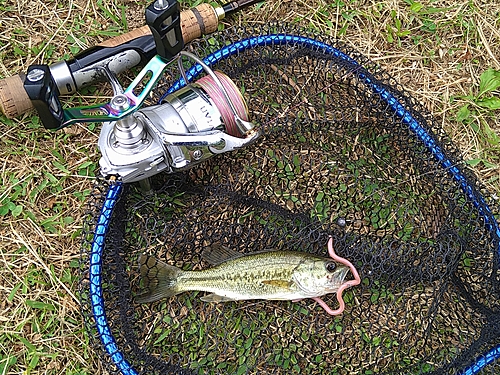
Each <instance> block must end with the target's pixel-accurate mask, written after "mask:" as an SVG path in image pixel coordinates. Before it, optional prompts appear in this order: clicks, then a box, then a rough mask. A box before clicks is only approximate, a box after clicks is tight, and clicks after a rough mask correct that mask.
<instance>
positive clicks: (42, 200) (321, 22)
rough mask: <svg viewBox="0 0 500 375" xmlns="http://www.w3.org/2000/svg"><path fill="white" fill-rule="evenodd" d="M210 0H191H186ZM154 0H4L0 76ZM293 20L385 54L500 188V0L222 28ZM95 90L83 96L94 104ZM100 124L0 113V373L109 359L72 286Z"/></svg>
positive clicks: (282, 14) (279, 15) (133, 20)
mask: <svg viewBox="0 0 500 375" xmlns="http://www.w3.org/2000/svg"><path fill="white" fill-rule="evenodd" d="M198 3H199V1H197V2H195V1H189V2H182V3H181V4H182V5H183V7H188V6H191V5H195V4H198ZM147 4H148V2H144V1H131V0H125V1H119V0H109V1H103V0H97V1H89V0H55V1H53V0H49V1H42V0H32V1H31V2H26V1H12V0H0V29H1V30H2V33H1V35H0V57H1V60H0V76H1V77H7V76H11V75H14V74H17V73H19V72H24V71H26V69H27V67H28V66H29V65H30V64H39V63H47V64H51V63H54V62H57V61H60V60H61V59H69V58H70V57H71V55H73V54H76V53H78V52H79V51H81V50H83V49H85V48H88V47H90V46H92V45H95V44H96V43H98V42H100V41H103V40H105V39H106V38H109V37H110V36H114V35H118V34H121V33H123V32H125V31H127V30H132V29H134V28H137V27H139V26H142V25H143V10H144V7H145V5H147ZM271 20H284V21H287V22H293V23H299V24H301V25H303V26H305V27H308V28H310V29H312V30H315V31H316V32H318V33H324V34H328V35H334V36H337V37H338V38H339V39H340V40H341V41H343V42H344V43H346V44H347V45H349V46H351V47H352V48H355V49H356V50H358V51H360V52H361V53H363V54H364V55H366V56H367V57H369V58H370V59H371V60H373V61H376V62H377V63H379V64H380V65H381V66H382V67H383V68H384V69H386V70H387V71H388V72H390V74H391V75H393V76H394V78H395V79H396V80H397V81H398V82H399V83H401V84H402V85H403V87H404V88H405V89H406V90H407V92H408V93H409V94H411V95H412V96H414V97H415V98H416V99H417V100H419V101H420V102H422V103H423V104H424V105H425V106H426V107H427V108H428V109H429V110H430V111H431V112H432V113H433V114H434V116H435V117H436V118H437V119H438V120H439V121H440V122H441V123H442V125H443V127H444V129H445V130H446V131H447V132H448V133H449V134H450V135H451V137H452V139H453V140H454V141H455V142H456V144H457V145H458V146H459V148H460V149H461V150H462V152H463V155H464V159H465V160H466V161H467V162H468V164H469V165H470V166H471V167H472V168H473V169H474V170H475V172H476V173H477V175H478V177H479V179H480V180H481V181H482V183H483V184H484V185H485V186H487V188H488V189H489V190H490V192H492V193H494V194H496V195H497V196H498V195H499V192H500V120H499V119H498V118H499V117H500V91H499V89H500V31H499V30H500V9H499V7H498V4H495V1H490V0H475V1H474V0H470V1H465V0H461V1H451V0H444V1H431V0H422V1H413V0H404V1H403V0H401V1H396V0H380V1H375V0H365V1H361V0H344V1H340V0H336V1H333V0H329V1H326V0H281V1H276V0H268V1H267V2H266V3H264V4H259V5H257V6H254V7H252V8H251V9H249V10H245V11H244V12H242V13H239V14H237V15H234V16H232V17H230V18H228V19H227V20H224V21H223V24H224V27H229V26H230V25H237V24H246V23H250V22H252V23H266V22H268V21H271ZM98 96H99V91H98V90H97V89H96V88H89V89H87V90H85V91H84V92H82V93H81V96H79V98H78V100H81V101H82V102H85V103H94V102H95V101H96V98H97V97H98ZM98 133H99V125H95V126H94V125H92V126H89V125H75V126H72V127H71V128H68V129H66V130H64V131H60V132H57V133H54V132H49V131H47V130H45V129H44V128H43V127H42V126H41V125H40V121H39V119H38V117H37V116H36V115H34V114H32V113H31V114H27V115H24V116H22V117H21V118H18V119H13V120H9V119H7V118H5V117H4V116H2V117H0V375H4V374H16V375H19V374H96V373H100V372H101V371H102V370H101V368H100V363H99V361H98V360H97V357H96V355H95V353H93V352H92V351H90V349H87V345H86V342H87V337H86V334H85V332H84V329H83V324H82V319H81V316H80V312H79V302H78V299H77V298H76V296H75V293H76V290H77V281H78V274H77V272H76V267H77V261H78V257H79V251H80V242H81V238H80V234H81V225H82V216H83V214H84V213H85V202H86V199H87V196H88V195H89V194H90V189H91V184H92V180H93V179H94V178H95V175H96V173H97V162H98V159H99V154H98V150H97V147H96V145H97V136H98Z"/></svg>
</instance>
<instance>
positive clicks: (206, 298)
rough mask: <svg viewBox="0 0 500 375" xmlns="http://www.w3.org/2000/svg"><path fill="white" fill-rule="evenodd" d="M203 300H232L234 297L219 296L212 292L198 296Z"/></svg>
mask: <svg viewBox="0 0 500 375" xmlns="http://www.w3.org/2000/svg"><path fill="white" fill-rule="evenodd" d="M200 299H201V300H202V301H203V302H232V301H236V300H235V299H232V298H229V297H224V296H219V295H218V294H215V293H212V294H209V295H206V296H204V297H201V298H200Z"/></svg>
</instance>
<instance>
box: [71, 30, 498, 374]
mask: <svg viewBox="0 0 500 375" xmlns="http://www.w3.org/2000/svg"><path fill="white" fill-rule="evenodd" d="M277 35H279V37H278V36H277ZM237 41H240V42H237ZM241 41H243V42H241ZM226 46H228V47H226ZM188 49H189V50H190V51H192V52H194V53H196V54H198V55H199V56H212V55H210V54H211V53H213V52H216V51H219V52H217V53H216V54H215V55H213V56H212V60H211V61H212V65H213V66H212V67H213V68H214V69H217V70H220V71H222V72H224V73H225V74H227V75H228V76H230V77H231V79H233V81H234V82H235V83H236V85H237V86H238V87H240V88H241V89H242V93H243V96H244V98H245V100H246V101H247V104H248V106H249V110H250V115H251V120H252V121H253V122H255V123H257V124H259V126H260V128H261V129H262V131H263V133H264V135H263V136H262V137H261V138H260V139H259V140H258V141H257V142H256V143H255V144H253V145H251V146H249V147H246V148H244V149H241V150H238V151H235V152H232V153H229V154H224V155H220V156H218V157H216V158H213V159H210V160H209V161H207V162H205V163H203V164H201V165H199V166H197V167H195V168H193V169H191V170H189V171H187V172H184V173H179V174H175V175H160V176H157V177H156V178H154V179H153V180H152V187H153V189H152V191H149V192H143V191H142V190H141V189H140V188H139V187H138V186H136V185H130V186H123V192H121V190H122V187H121V186H120V188H119V191H114V190H111V189H110V190H108V189H109V186H108V183H107V182H105V181H100V182H99V184H98V186H96V190H95V193H94V195H93V201H92V202H91V204H90V213H89V217H88V221H87V223H86V235H85V240H84V245H83V251H82V282H81V292H80V296H81V299H82V304H83V312H84V315H85V317H86V322H87V329H88V331H89V332H90V333H91V335H90V336H91V338H92V339H93V344H94V345H95V346H96V347H101V349H102V348H103V347H104V350H102V352H103V362H104V363H105V364H106V367H107V369H108V371H110V372H111V373H119V372H123V373H130V374H135V373H140V374H293V373H296V374H299V373H300V374H339V375H340V374H456V373H467V374H472V373H475V372H477V371H481V373H483V374H490V373H491V374H498V373H500V367H499V365H497V364H495V363H494V361H493V363H491V364H488V362H489V360H490V359H491V358H495V352H494V349H495V348H498V347H499V346H500V322H499V317H500V316H499V314H500V312H499V294H500V277H499V276H500V274H499V271H498V265H499V254H498V251H499V234H498V233H499V232H498V224H497V221H498V215H497V213H498V209H497V207H495V206H494V205H493V203H494V202H493V200H492V198H491V194H489V193H488V192H487V191H485V190H484V189H483V188H482V187H481V185H480V184H479V183H478V182H477V181H476V179H475V177H474V176H473V174H472V173H471V172H470V171H469V170H468V169H467V167H466V166H465V164H464V163H463V161H462V159H461V158H460V155H459V152H458V150H457V148H456V147H455V146H454V145H453V144H452V143H451V142H450V139H449V138H448V137H447V135H446V134H445V132H444V131H443V130H442V128H441V127H440V125H439V124H438V123H437V122H436V121H435V120H434V119H433V117H432V116H431V115H430V114H429V113H428V111H426V110H425V109H424V108H423V107H422V106H420V105H419V104H418V103H417V102H416V101H415V100H414V99H412V98H411V97H410V96H409V95H408V94H407V93H405V92H404V89H403V88H402V87H401V86H399V85H398V84H397V82H394V80H392V79H391V77H390V76H388V75H387V74H386V73H385V72H384V71H382V70H380V69H379V68H378V67H377V66H376V65H375V64H374V63H372V62H370V61H369V60H367V59H366V58H364V57H363V56H361V55H360V54H359V53H357V52H356V51H354V50H352V49H351V48H349V47H346V46H342V45H338V44H337V42H336V41H335V40H333V39H326V38H322V37H320V36H318V35H310V34H308V33H307V32H305V31H303V30H297V29H293V28H290V27H288V26H282V25H279V24H272V25H267V26H262V27H257V28H232V29H228V30H226V31H223V32H219V33H218V34H216V35H215V36H211V37H208V38H205V39H204V40H201V41H197V42H195V43H192V44H191V45H190V46H189V47H188ZM221 49H222V52H220V51H221ZM176 79H177V76H176V75H175V73H174V72H172V74H171V75H169V74H168V73H167V74H166V75H165V79H164V81H163V82H162V83H161V87H160V88H159V89H158V90H157V95H158V97H161V96H162V95H163V93H164V92H165V91H166V90H168V88H170V87H171V86H172V85H174V82H175V80H176ZM112 185H113V184H112ZM111 187H113V186H111ZM110 192H111V193H110ZM106 195H107V196H106ZM115 195H116V196H119V198H118V199H117V200H116V199H115V198H116V197H115ZM110 196H111V198H110ZM103 202H104V207H108V208H106V209H105V208H102V206H103ZM109 202H111V203H112V205H114V204H115V203H116V206H114V207H113V206H112V205H109V204H108V203H109ZM111 213H112V214H111ZM103 215H104V217H105V221H106V223H105V225H106V227H105V228H104V227H102V225H100V224H99V225H96V220H97V218H99V217H102V216H103ZM495 215H497V216H495ZM107 221H109V223H107ZM103 225H104V224H103ZM96 233H97V234H96ZM330 236H332V237H333V244H334V247H335V252H336V253H337V254H338V255H340V256H341V257H344V258H345V259H348V260H349V261H350V262H352V264H353V265H354V266H355V267H356V268H357V270H358V271H359V274H360V277H361V284H360V285H357V286H355V287H352V288H349V289H347V290H346V291H345V292H344V300H345V303H346V307H345V310H344V312H343V313H342V314H341V315H336V316H331V315H328V314H327V313H326V312H325V310H323V308H321V307H320V306H319V305H318V303H316V302H315V301H313V300H311V299H303V300H301V301H296V302H293V301H266V300H251V301H237V302H225V303H210V302H204V301H202V300H201V299H200V298H201V297H203V296H205V295H206V293H204V292H196V291H195V292H184V293H181V294H178V295H176V296H173V297H169V298H164V299H161V300H159V301H156V302H153V303H146V304H139V303H137V302H136V301H135V299H134V297H135V296H136V295H138V294H139V293H140V292H141V285H140V284H141V283H140V273H139V257H140V255H141V254H148V255H152V256H154V257H155V258H156V259H160V260H162V261H163V262H165V263H167V264H169V265H171V266H175V267H178V268H181V269H183V270H203V269H207V268H209V267H210V264H209V263H208V262H207V261H206V260H205V259H204V258H203V256H202V253H203V251H204V249H206V248H208V247H210V246H213V245H215V244H220V245H223V246H224V247H226V248H228V249H231V250H232V251H238V252H240V253H243V254H246V253H252V252H256V251H261V250H266V249H275V250H283V251H302V252H309V253H312V254H316V255H321V256H327V254H328V250H327V243H328V240H329V237H330ZM96 238H98V239H99V241H102V246H101V247H102V249H101V250H102V254H101V253H98V252H97V253H96V252H95V249H94V247H95V246H96V244H95V240H96ZM96 254H97V257H96ZM89 263H90V264H92V267H90V268H89ZM97 276H98V277H99V278H97V279H96V277H97ZM350 277H351V275H348V276H347V278H350ZM351 278H352V277H351ZM96 280H97V281H96ZM95 289H98V292H95ZM323 300H324V301H325V302H326V303H327V304H328V305H330V306H331V307H332V308H335V307H337V306H338V302H337V300H336V296H335V294H329V295H327V296H324V297H323ZM92 315H94V316H96V317H97V318H98V319H97V325H96V322H95V321H94V318H93V316H92ZM96 327H97V328H96ZM96 332H99V333H100V336H101V338H100V339H99V338H98V335H96ZM103 332H104V333H103ZM492 350H493V351H492ZM106 352H107V353H106ZM485 353H486V354H489V357H488V356H484V354H485Z"/></svg>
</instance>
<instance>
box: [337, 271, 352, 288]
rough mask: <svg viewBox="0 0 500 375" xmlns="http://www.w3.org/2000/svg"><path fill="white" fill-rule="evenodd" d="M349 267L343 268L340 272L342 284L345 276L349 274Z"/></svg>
mask: <svg viewBox="0 0 500 375" xmlns="http://www.w3.org/2000/svg"><path fill="white" fill-rule="evenodd" d="M349 271H350V270H349V267H343V268H342V270H341V271H340V272H339V275H338V277H339V280H340V284H343V283H344V280H345V277H346V276H347V274H348V273H349Z"/></svg>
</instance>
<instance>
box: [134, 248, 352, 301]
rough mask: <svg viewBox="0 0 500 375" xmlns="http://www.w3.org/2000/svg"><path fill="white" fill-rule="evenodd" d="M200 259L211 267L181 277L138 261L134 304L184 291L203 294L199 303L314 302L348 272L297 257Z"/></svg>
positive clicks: (217, 253) (230, 254)
mask: <svg viewBox="0 0 500 375" xmlns="http://www.w3.org/2000/svg"><path fill="white" fill-rule="evenodd" d="M202 256H203V257H204V258H205V259H206V260H207V261H208V262H210V263H212V264H215V266H214V267H212V268H208V269H206V270H202V271H183V270H181V269H179V268H177V267H174V266H171V265H168V264H166V263H165V262H162V261H161V260H158V259H155V258H154V257H152V256H148V255H141V256H140V258H139V268H140V274H141V279H142V284H143V287H144V289H145V292H144V293H142V294H140V295H138V296H136V302H138V303H148V302H154V301H157V300H159V299H162V298H168V297H171V296H174V295H176V294H179V293H182V292H186V291H203V292H209V293H210V294H209V295H206V296H204V297H202V298H201V300H202V301H206V302H226V301H240V300H253V299H265V300H300V299H303V298H315V297H320V296H323V295H325V294H328V293H335V292H337V291H338V290H339V288H340V287H341V286H342V285H343V283H344V278H345V276H346V275H347V272H348V271H349V267H347V266H346V265H344V264H342V263H340V262H337V261H335V260H333V259H331V258H326V257H320V256H315V255H312V254H308V253H303V252H297V251H263V252H257V253H251V254H247V255H243V254H240V253H238V252H235V251H232V250H230V249H228V248H226V247H223V246H218V245H216V246H212V247H211V248H209V249H208V251H204V252H203V254H202ZM315 299H316V298H315Z"/></svg>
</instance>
